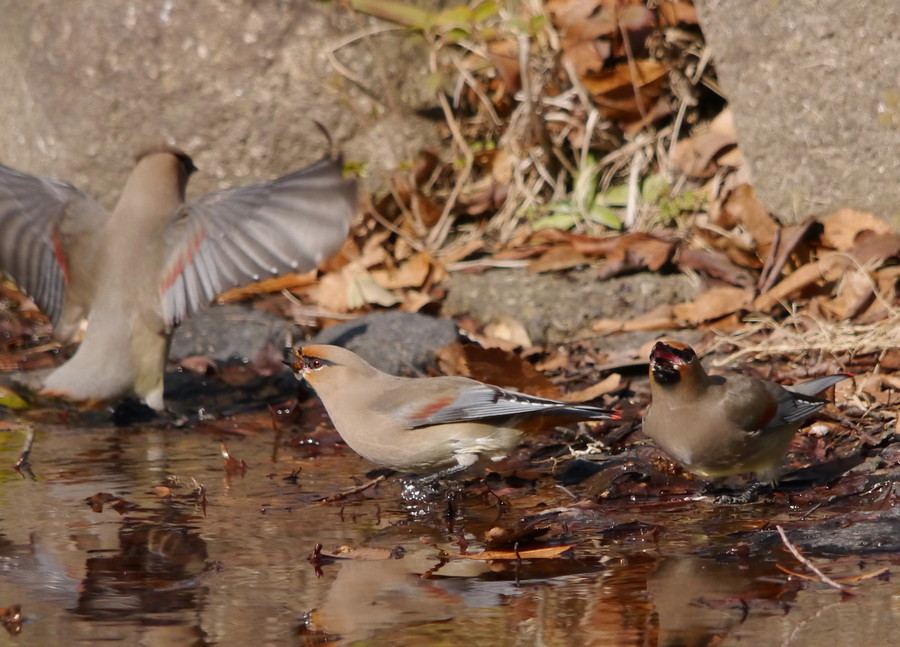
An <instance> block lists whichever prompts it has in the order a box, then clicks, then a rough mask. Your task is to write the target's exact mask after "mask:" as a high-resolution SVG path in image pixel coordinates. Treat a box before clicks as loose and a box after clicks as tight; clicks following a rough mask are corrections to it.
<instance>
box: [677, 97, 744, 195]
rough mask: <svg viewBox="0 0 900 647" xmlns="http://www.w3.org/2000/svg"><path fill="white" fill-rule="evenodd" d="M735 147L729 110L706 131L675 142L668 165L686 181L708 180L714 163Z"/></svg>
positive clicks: (717, 118) (734, 135) (722, 113)
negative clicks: (687, 178) (695, 179)
mask: <svg viewBox="0 0 900 647" xmlns="http://www.w3.org/2000/svg"><path fill="white" fill-rule="evenodd" d="M736 145H737V134H736V132H735V130H734V121H733V120H732V117H731V109H730V108H726V109H725V110H723V111H722V112H720V113H719V114H718V115H717V116H716V118H715V119H713V120H712V121H711V122H710V123H709V124H708V126H707V129H706V130H705V131H702V132H698V133H697V134H696V135H694V136H693V137H688V138H686V139H682V140H680V141H678V143H676V144H675V148H674V150H673V151H672V157H671V160H670V161H671V163H672V164H673V165H674V166H675V167H676V168H677V169H679V170H680V171H681V172H682V173H684V174H685V175H687V176H689V177H695V178H706V177H711V176H712V175H713V173H714V172H715V166H714V164H713V161H714V160H716V159H717V158H718V157H719V156H721V155H722V154H724V153H725V152H726V151H727V149H730V148H733V147H734V146H736Z"/></svg>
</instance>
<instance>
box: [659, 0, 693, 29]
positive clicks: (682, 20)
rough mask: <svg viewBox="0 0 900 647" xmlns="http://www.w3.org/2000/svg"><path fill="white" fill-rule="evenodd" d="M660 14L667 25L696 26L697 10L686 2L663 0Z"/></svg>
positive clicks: (660, 5)
mask: <svg viewBox="0 0 900 647" xmlns="http://www.w3.org/2000/svg"><path fill="white" fill-rule="evenodd" d="M659 13H660V16H661V17H662V19H663V23H664V24H666V25H673V26H674V25H678V24H683V25H696V24H697V9H696V8H695V7H694V5H693V3H691V2H685V1H684V0H661V1H660V3H659Z"/></svg>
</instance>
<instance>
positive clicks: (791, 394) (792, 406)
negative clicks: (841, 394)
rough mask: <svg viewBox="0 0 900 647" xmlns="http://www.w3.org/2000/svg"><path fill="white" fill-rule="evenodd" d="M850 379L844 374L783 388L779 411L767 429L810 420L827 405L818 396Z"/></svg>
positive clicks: (779, 399) (779, 400)
mask: <svg viewBox="0 0 900 647" xmlns="http://www.w3.org/2000/svg"><path fill="white" fill-rule="evenodd" d="M848 377H851V376H850V375H844V374H841V375H826V376H824V377H818V378H816V379H814V380H809V381H808V382H802V383H800V384H794V385H793V386H785V387H782V390H781V391H780V393H779V395H778V398H777V401H778V410H777V412H776V414H775V416H773V418H772V421H771V423H770V424H768V425H766V428H768V427H771V426H776V427H777V426H778V425H779V424H785V423H793V422H799V421H801V420H804V419H806V418H808V417H809V416H811V415H812V414H814V413H815V412H816V411H818V410H819V409H821V408H822V407H824V406H825V405H826V404H827V403H826V401H825V400H823V399H821V398H818V397H816V396H817V395H818V394H819V393H821V392H822V391H824V390H825V389H827V388H828V387H830V386H832V385H834V384H837V383H838V382H840V381H841V380H845V379H847V378H848ZM779 421H780V423H779Z"/></svg>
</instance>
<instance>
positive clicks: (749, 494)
mask: <svg viewBox="0 0 900 647" xmlns="http://www.w3.org/2000/svg"><path fill="white" fill-rule="evenodd" d="M764 489H765V486H764V485H763V484H762V483H759V482H757V483H753V484H752V485H750V487H748V488H747V489H746V490H744V491H743V492H741V493H739V494H720V495H718V496H717V497H716V498H715V499H713V503H716V504H718V505H745V504H747V503H753V502H755V501H756V500H757V499H759V493H760V492H762V491H763V490H764Z"/></svg>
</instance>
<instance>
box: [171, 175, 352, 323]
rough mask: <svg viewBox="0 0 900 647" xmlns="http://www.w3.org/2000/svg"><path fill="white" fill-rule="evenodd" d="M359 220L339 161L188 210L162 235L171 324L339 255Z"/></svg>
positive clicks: (213, 195)
mask: <svg viewBox="0 0 900 647" xmlns="http://www.w3.org/2000/svg"><path fill="white" fill-rule="evenodd" d="M355 213H356V182H355V180H349V179H344V177H343V174H342V163H341V160H340V159H339V158H338V159H331V158H326V159H323V160H320V161H319V162H317V163H315V164H313V165H312V166H309V167H307V168H304V169H301V170H299V171H296V172H294V173H291V174H290V175H286V176H284V177H281V178H278V179H276V180H271V181H269V182H262V183H260V184H254V185H251V186H246V187H240V188H236V189H226V190H224V191H218V192H216V193H211V194H209V195H207V196H204V197H202V198H200V199H198V200H194V201H192V202H189V203H187V204H185V205H184V206H183V207H182V208H181V209H180V210H179V212H178V213H177V214H176V217H175V219H174V220H173V222H172V223H171V224H170V225H169V227H168V229H167V231H166V234H165V235H166V248H167V249H169V250H170V252H169V257H168V259H167V263H166V265H165V270H164V274H163V277H162V278H161V291H162V294H163V309H164V316H165V319H166V322H167V323H168V324H169V325H173V324H176V323H178V322H180V321H181V320H183V319H184V318H186V317H189V316H190V315H192V314H194V313H195V312H197V311H198V310H200V309H202V308H204V307H206V306H207V305H209V304H210V303H211V302H212V301H213V299H215V298H216V296H218V295H219V294H221V293H222V292H224V291H225V290H228V289H230V288H233V287H238V286H241V285H246V284H247V283H252V282H254V281H259V280H261V279H264V278H270V277H272V276H278V275H281V274H286V273H288V272H307V271H309V270H311V269H313V268H315V267H316V265H318V264H319V263H320V262H322V261H323V260H325V259H326V258H328V257H329V256H331V255H332V254H334V253H335V252H337V251H338V250H339V249H340V247H341V245H342V244H343V242H344V239H345V238H346V237H347V232H348V231H349V228H350V221H351V220H352V219H353V216H354V214H355Z"/></svg>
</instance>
